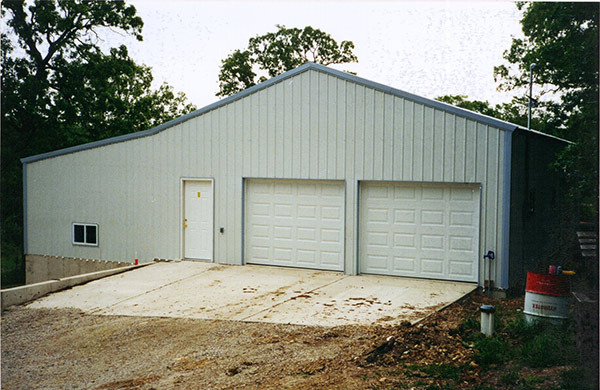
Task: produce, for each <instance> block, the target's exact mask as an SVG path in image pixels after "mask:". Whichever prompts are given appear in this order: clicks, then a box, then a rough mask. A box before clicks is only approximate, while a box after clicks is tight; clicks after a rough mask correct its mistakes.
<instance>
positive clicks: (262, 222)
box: [244, 179, 345, 271]
mask: <svg viewBox="0 0 600 390" xmlns="http://www.w3.org/2000/svg"><path fill="white" fill-rule="evenodd" d="M344 215H345V214H344V183H343V182H341V181H318V180H258V179H251V180H247V181H246V217H245V246H244V257H245V259H246V262H247V263H249V264H264V265H280V266H287V267H298V268H312V269H322V270H335V271H343V270H344Z"/></svg>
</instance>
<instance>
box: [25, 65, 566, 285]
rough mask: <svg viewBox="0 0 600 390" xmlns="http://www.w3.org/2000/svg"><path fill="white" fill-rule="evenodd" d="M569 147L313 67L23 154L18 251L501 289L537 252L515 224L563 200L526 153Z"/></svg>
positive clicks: (547, 211) (520, 224)
mask: <svg viewBox="0 0 600 390" xmlns="http://www.w3.org/2000/svg"><path fill="white" fill-rule="evenodd" d="M518 134H522V135H520V136H519V137H517V135H518ZM515 137H517V138H518V142H517V144H518V147H514V145H513V144H514V142H515V141H514V140H515ZM525 145H527V146H525ZM564 145H565V142H564V141H562V140H559V139H556V138H554V137H550V136H547V135H543V134H541V133H537V132H530V131H527V130H525V129H521V128H519V127H518V126H516V125H513V124H510V123H506V122H503V121H499V120H496V119H493V118H490V117H487V116H484V115H480V114H476V113H473V112H470V111H467V110H463V109H460V108H456V107H453V106H450V105H447V104H443V103H440V102H437V101H433V100H429V99H425V98H422V97H419V96H415V95H412V94H409V93H406V92H403V91H399V90H397V89H393V88H391V87H387V86H384V85H381V84H377V83H374V82H371V81H367V80H365V79H362V78H359V77H356V76H354V75H351V74H347V73H344V72H340V71H337V70H333V69H330V68H327V67H324V66H321V65H317V64H313V63H308V64H305V65H303V66H300V67H298V68H296V69H294V70H292V71H289V72H287V73H285V74H282V75H280V76H278V77H275V78H273V79H271V80H269V81H266V82H264V83H262V84H260V85H257V86H255V87H252V88H249V89H247V90H245V91H243V92H240V93H238V94H236V95H233V96H231V97H229V98H226V99H223V100H220V101H218V102H216V103H214V104H212V105H209V106H207V107H204V108H202V109H200V110H197V111H195V112H192V113H190V114H188V115H185V116H183V117H181V118H178V119H175V120H173V121H170V122H167V123H165V124H163V125H161V126H158V127H156V128H154V129H150V130H147V131H143V132H138V133H133V134H129V135H126V136H121V137H116V138H111V139H107V140H103V141H98V142H94V143H90V144H85V145H81V146H76V147H73V148H69V149H64V150H59V151H56V152H51V153H46V154H43V155H38V156H33V157H28V158H25V159H23V160H22V161H23V168H24V190H25V200H24V203H25V252H26V255H29V256H31V255H43V256H63V257H65V258H85V259H103V260H112V261H126V262H133V260H134V259H136V258H139V259H140V260H141V261H149V260H152V259H154V258H163V259H183V258H189V259H200V260H206V261H213V262H216V263H222V264H245V263H252V264H268V265H281V266H289V267H305V268H314V269H324V270H336V271H344V272H346V273H349V274H356V273H369V274H380V275H396V276H409V277H419V278H432V279H444V280H456V281H465V282H475V283H478V284H480V285H487V284H490V285H493V286H494V287H499V288H503V289H506V288H508V287H509V285H511V281H510V280H509V275H511V278H513V277H514V278H520V277H521V276H520V273H518V272H517V271H516V270H518V269H520V268H522V267H521V266H520V264H523V262H524V261H526V258H527V256H529V255H528V252H527V250H526V248H525V247H526V246H527V245H526V244H524V243H523V240H522V239H521V238H520V237H516V236H515V235H514V234H513V232H512V230H513V229H515V231H516V232H517V233H518V234H519V235H523V234H525V232H524V231H523V226H525V222H524V221H525V220H526V219H527V218H528V213H529V212H524V211H523V208H524V207H523V204H524V203H525V202H526V201H525V199H526V198H527V199H529V198H530V194H529V192H531V191H538V190H539V191H542V192H544V191H546V192H547V191H554V190H553V189H552V187H551V186H548V185H549V184H550V183H551V181H552V180H554V178H553V175H552V173H551V172H549V170H548V169H547V167H539V166H536V170H534V169H533V165H535V164H533V163H532V164H524V163H523V161H525V160H527V161H530V160H531V161H537V160H536V153H538V154H540V155H548V153H547V150H548V148H554V149H556V150H558V149H559V148H561V147H563V146H564ZM515 153H518V155H517V156H515ZM516 162H518V164H517V163H516ZM525 171H527V172H528V174H525ZM542 172H543V175H545V176H544V183H540V185H539V186H538V187H539V188H538V187H536V188H535V189H532V188H531V186H530V184H523V180H525V181H526V182H527V183H530V182H533V181H535V180H538V179H539V177H540V175H542ZM536 178H537V179H536ZM538 181H539V180H538ZM544 184H546V186H548V187H550V188H543V187H544ZM523 186H527V190H525V189H523V188H524V187H523ZM515 188H518V189H519V190H518V191H515ZM525 192H527V194H525ZM544 193H545V192H544ZM551 198H552V197H548V196H545V195H543V196H542V195H540V196H538V197H537V198H536V199H539V200H544V204H541V203H542V202H539V204H537V205H536V206H535V207H536V211H537V213H538V214H540V215H541V214H543V213H545V214H544V215H551V211H552V208H553V207H554V206H555V205H554V204H553V203H552V202H553V201H554V200H553V199H555V198H552V199H551ZM538 210H539V211H538ZM489 251H493V252H494V253H495V260H489V258H484V257H483V256H484V255H485V254H487V253H488V252H489ZM65 261H68V259H65ZM511 267H513V268H514V269H512V272H511ZM519 272H521V271H519ZM513 273H514V275H513Z"/></svg>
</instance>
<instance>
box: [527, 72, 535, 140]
mask: <svg viewBox="0 0 600 390" xmlns="http://www.w3.org/2000/svg"><path fill="white" fill-rule="evenodd" d="M535 67H536V64H535V63H533V64H531V66H530V67H529V116H528V117H527V130H531V107H532V106H533V96H532V94H533V92H532V90H533V68H535Z"/></svg>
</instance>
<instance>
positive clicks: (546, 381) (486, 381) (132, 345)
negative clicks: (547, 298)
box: [2, 293, 573, 390]
mask: <svg viewBox="0 0 600 390" xmlns="http://www.w3.org/2000/svg"><path fill="white" fill-rule="evenodd" d="M483 303H488V304H489V303H492V304H495V305H502V307H503V310H504V313H505V315H507V314H506V313H516V311H517V310H518V309H519V308H522V305H523V299H522V298H517V299H513V300H503V301H492V300H490V299H488V298H486V297H483V296H482V295H481V294H478V293H474V294H471V295H470V296H468V297H466V298H465V299H463V300H461V301H460V302H457V303H454V304H452V305H451V306H449V307H448V308H446V309H444V310H442V311H440V312H437V313H435V314H433V315H432V316H430V317H428V318H427V319H425V320H424V321H422V322H421V323H419V324H417V325H412V326H411V325H410V323H405V324H401V325H399V326H393V327H392V326H387V327H386V326H380V325H372V326H340V327H314V326H301V325H282V324H268V323H248V322H235V321H215V320H200V319H177V318H159V317H124V316H100V315H90V314H84V313H82V312H80V311H77V310H74V309H73V310H67V309H33V308H27V307H13V308H11V309H9V310H7V311H4V312H3V313H2V389H6V390H9V389H146V390H148V389H299V390H302V389H415V390H416V389H450V388H452V389H502V390H515V389H517V388H519V389H525V388H527V389H539V390H542V389H544V390H548V389H559V388H561V389H562V387H561V385H560V383H561V375H562V374H563V373H564V372H565V371H568V370H571V369H573V367H567V366H561V367H550V368H539V369H531V368H525V367H521V368H518V370H519V371H518V372H517V374H518V378H520V380H524V379H523V378H525V379H527V378H529V379H528V380H529V381H530V383H525V384H523V386H525V385H526V387H515V386H516V385H514V386H513V382H515V381H513V382H510V383H509V381H507V378H508V379H510V378H512V376H514V375H516V374H514V373H513V372H512V371H511V370H513V369H512V368H511V367H513V366H514V367H520V366H518V365H514V364H513V363H516V362H506V363H505V364H504V365H498V366H496V365H492V366H491V367H489V368H486V369H485V370H484V369H482V368H481V367H479V366H478V365H477V364H476V362H475V360H476V359H475V350H474V349H473V347H472V346H470V345H469V343H467V342H465V341H464V340H463V339H462V338H461V335H460V333H461V325H463V324H464V323H465V320H466V319H467V318H473V317H474V316H475V317H476V316H477V315H478V308H479V306H480V305H481V304H483ZM513 315H514V314H513ZM436 369H437V371H436ZM440 370H442V371H440ZM515 383H516V382H515ZM519 383H520V382H519Z"/></svg>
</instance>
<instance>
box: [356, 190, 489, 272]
mask: <svg viewBox="0 0 600 390" xmlns="http://www.w3.org/2000/svg"><path fill="white" fill-rule="evenodd" d="M479 202H480V190H479V186H478V185H468V184H449V183H427V184H426V183H399V182H363V183H361V185H360V206H359V207H360V217H359V221H360V222H359V239H360V243H359V258H360V260H359V262H360V272H362V273H369V274H379V275H396V276H413V277H418V278H431V279H443V280H453V281H464V282H476V281H477V276H478V274H477V269H478V253H479Z"/></svg>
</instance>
